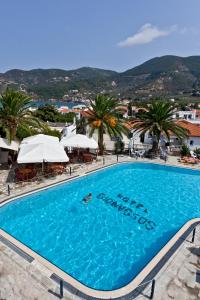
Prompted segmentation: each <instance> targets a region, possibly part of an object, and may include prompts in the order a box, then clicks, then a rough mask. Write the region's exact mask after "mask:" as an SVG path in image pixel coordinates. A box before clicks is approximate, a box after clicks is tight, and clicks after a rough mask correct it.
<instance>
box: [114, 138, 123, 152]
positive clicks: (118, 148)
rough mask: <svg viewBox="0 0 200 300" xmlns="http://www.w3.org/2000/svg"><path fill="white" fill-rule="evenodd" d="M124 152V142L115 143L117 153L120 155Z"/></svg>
mask: <svg viewBox="0 0 200 300" xmlns="http://www.w3.org/2000/svg"><path fill="white" fill-rule="evenodd" d="M123 151H124V142H122V141H121V140H120V141H116V142H115V153H116V154H119V153H122V152H123Z"/></svg>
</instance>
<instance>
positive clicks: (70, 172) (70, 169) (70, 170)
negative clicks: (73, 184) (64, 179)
mask: <svg viewBox="0 0 200 300" xmlns="http://www.w3.org/2000/svg"><path fill="white" fill-rule="evenodd" d="M69 175H70V176H71V175H72V167H69Z"/></svg>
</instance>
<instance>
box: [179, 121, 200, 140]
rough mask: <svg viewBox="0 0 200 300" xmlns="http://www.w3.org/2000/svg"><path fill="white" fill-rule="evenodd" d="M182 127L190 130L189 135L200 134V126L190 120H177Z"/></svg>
mask: <svg viewBox="0 0 200 300" xmlns="http://www.w3.org/2000/svg"><path fill="white" fill-rule="evenodd" d="M176 123H177V124H178V125H180V126H181V127H183V128H185V129H187V130H189V136H200V126H198V125H196V124H192V123H190V122H187V121H185V120H180V121H177V122H176Z"/></svg>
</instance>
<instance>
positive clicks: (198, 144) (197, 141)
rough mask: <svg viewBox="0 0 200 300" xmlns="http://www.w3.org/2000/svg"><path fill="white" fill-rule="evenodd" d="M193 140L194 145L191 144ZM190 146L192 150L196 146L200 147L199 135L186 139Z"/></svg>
mask: <svg viewBox="0 0 200 300" xmlns="http://www.w3.org/2000/svg"><path fill="white" fill-rule="evenodd" d="M191 141H193V145H191V144H190V142H191ZM186 143H187V145H188V147H189V148H190V149H192V150H194V149H196V148H200V137H199V136H198V137H197V136H193V137H192V136H191V137H189V139H188V140H187V141H186Z"/></svg>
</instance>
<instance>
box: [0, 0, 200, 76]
mask: <svg viewBox="0 0 200 300" xmlns="http://www.w3.org/2000/svg"><path fill="white" fill-rule="evenodd" d="M0 7H1V9H0V37H1V38H0V72H5V71H7V70H9V69H14V68H17V69H24V70H29V69H34V68H61V69H76V68H79V67H83V66H90V67H97V68H104V69H111V70H116V71H120V72H121V71H124V70H127V69H130V68H132V67H134V66H136V65H139V64H141V63H143V62H145V61H146V60H148V59H150V58H153V57H156V56H162V55H179V56H190V55H200V17H199V12H200V1H199V0H34V1H33V0H0Z"/></svg>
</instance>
